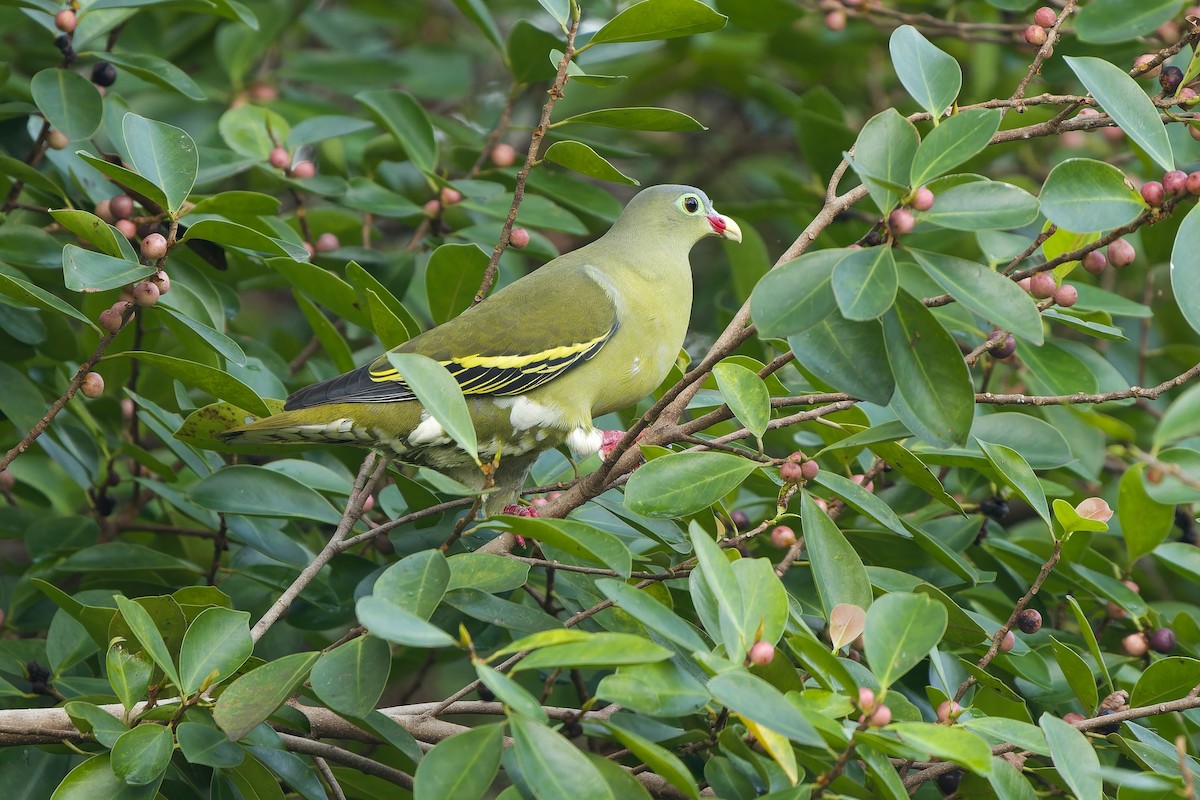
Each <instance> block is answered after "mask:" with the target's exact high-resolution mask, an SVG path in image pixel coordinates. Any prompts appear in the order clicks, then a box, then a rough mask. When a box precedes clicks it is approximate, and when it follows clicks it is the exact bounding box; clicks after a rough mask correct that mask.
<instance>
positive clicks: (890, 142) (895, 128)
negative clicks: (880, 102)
mask: <svg viewBox="0 0 1200 800" xmlns="http://www.w3.org/2000/svg"><path fill="white" fill-rule="evenodd" d="M920 138H921V137H920V136H919V135H918V134H917V129H916V127H914V126H913V124H912V123H911V122H909V121H908V120H907V119H905V118H904V117H902V116H900V112H899V111H897V110H896V109H894V108H889V109H887V110H885V111H881V112H879V113H878V114H876V115H875V116H873V117H871V118H870V119H869V120H867V124H866V125H863V128H862V130H861V131H860V132H859V134H858V140H857V141H855V143H854V156H853V158H852V159H851V161H850V166H851V167H853V168H854V171H855V172H857V173H858V177H859V178H861V179H862V182H863V183H864V184H866V187H867V190H868V191H869V192H870V193H871V199H872V200H874V201H875V205H876V206H877V207H878V208H879V210H880V211H881V212H883V214H884V215H885V216H886V215H887V214H888V213H890V212H891V210H892V209H893V208H895V207H896V206H897V205H899V204H900V200H901V198H902V197H903V196H904V195H906V194H907V193H908V176H909V175H910V174H912V164H913V158H914V157H915V156H916V153H917V146H918V145H919V144H920Z"/></svg>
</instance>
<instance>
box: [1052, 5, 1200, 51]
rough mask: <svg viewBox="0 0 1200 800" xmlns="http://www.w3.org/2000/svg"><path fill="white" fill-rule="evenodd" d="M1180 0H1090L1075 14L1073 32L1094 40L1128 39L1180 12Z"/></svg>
mask: <svg viewBox="0 0 1200 800" xmlns="http://www.w3.org/2000/svg"><path fill="white" fill-rule="evenodd" d="M1181 5H1182V3H1181V2H1180V0H1139V2H1137V3H1135V4H1133V5H1130V4H1129V3H1128V2H1126V0H1092V2H1090V3H1088V4H1087V5H1085V6H1083V7H1082V8H1080V9H1079V12H1078V14H1077V15H1076V17H1075V35H1076V36H1078V37H1079V38H1080V39H1081V40H1083V41H1085V42H1092V43H1093V44H1114V43H1116V42H1128V41H1131V40H1133V39H1137V38H1139V37H1141V36H1144V35H1146V34H1147V33H1150V32H1151V31H1153V30H1154V29H1155V28H1157V27H1158V26H1160V25H1162V24H1163V23H1164V22H1167V21H1169V20H1170V19H1171V18H1173V17H1174V16H1175V15H1176V14H1178V13H1179V8H1180V6H1181Z"/></svg>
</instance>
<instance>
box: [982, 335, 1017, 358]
mask: <svg viewBox="0 0 1200 800" xmlns="http://www.w3.org/2000/svg"><path fill="white" fill-rule="evenodd" d="M1015 352H1017V340H1016V339H1015V338H1013V335H1012V334H1011V333H1010V334H1008V335H1007V336H1005V337H1004V338H1003V339H1001V340H1000V341H998V342H993V343H992V344H990V345H988V353H989V354H990V355H991V356H992V358H1008V357H1009V356H1011V355H1012V354H1013V353H1015Z"/></svg>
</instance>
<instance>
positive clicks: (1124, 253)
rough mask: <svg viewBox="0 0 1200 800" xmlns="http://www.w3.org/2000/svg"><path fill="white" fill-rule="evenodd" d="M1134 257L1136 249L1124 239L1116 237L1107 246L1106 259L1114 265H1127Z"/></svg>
mask: <svg viewBox="0 0 1200 800" xmlns="http://www.w3.org/2000/svg"><path fill="white" fill-rule="evenodd" d="M1136 257H1137V251H1136V250H1134V249H1133V245H1131V244H1130V243H1129V242H1127V241H1125V240H1124V239H1117V240H1116V241H1115V242H1113V243H1111V244H1110V245H1109V246H1108V261H1109V263H1110V264H1112V265H1113V266H1114V267H1128V266H1129V265H1130V264H1132V263H1133V260H1134V259H1135V258H1136Z"/></svg>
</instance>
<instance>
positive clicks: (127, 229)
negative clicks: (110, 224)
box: [116, 219, 137, 239]
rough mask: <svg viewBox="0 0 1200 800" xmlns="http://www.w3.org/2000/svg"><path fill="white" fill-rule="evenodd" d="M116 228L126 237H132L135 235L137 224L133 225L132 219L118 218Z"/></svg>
mask: <svg viewBox="0 0 1200 800" xmlns="http://www.w3.org/2000/svg"><path fill="white" fill-rule="evenodd" d="M116 228H117V230H119V231H120V232H121V235H122V236H124V237H125V238H126V239H132V238H133V237H135V236H137V225H134V224H133V221H132V220H128V219H119V220H117V222H116Z"/></svg>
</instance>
